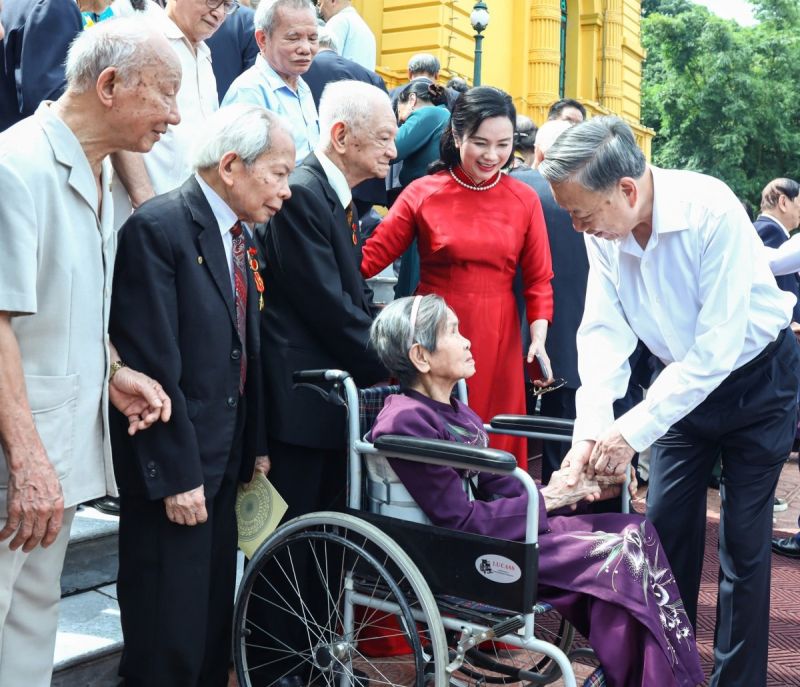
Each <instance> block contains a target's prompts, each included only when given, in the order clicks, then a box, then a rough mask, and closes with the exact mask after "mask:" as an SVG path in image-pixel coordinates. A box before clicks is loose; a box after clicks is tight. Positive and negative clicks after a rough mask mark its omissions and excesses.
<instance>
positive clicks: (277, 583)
mask: <svg viewBox="0 0 800 687" xmlns="http://www.w3.org/2000/svg"><path fill="white" fill-rule="evenodd" d="M346 455H347V454H346V448H345V447H344V445H343V446H342V448H341V449H336V450H326V449H315V448H308V447H306V446H298V445H295V444H287V443H284V442H282V441H278V440H276V439H270V442H269V456H270V462H271V463H272V467H271V468H270V473H269V478H270V481H271V482H272V484H273V485H274V486H275V489H276V490H277V491H278V493H280V495H281V496H282V497H283V498H284V500H285V501H286V503H287V505H288V510H287V512H286V516H285V517H284V522H285V521H287V520H289V519H291V518H295V517H298V516H300V515H306V514H307V513H313V512H315V511H320V510H341V509H342V508H343V507H344V506H345V502H346V493H345V492H346V485H347V462H346ZM329 563H330V568H331V569H332V570H335V569H336V568H337V566H336V565H335V564H333V563H332V562H330V561H329ZM292 566H293V569H292V571H291V574H290V575H289V576H288V577H287V575H285V574H284V572H283V569H271V570H269V571H267V572H265V575H264V576H263V577H261V578H259V579H258V580H256V582H255V584H254V586H253V596H252V597H251V601H250V602H249V604H248V620H249V621H251V622H252V623H253V624H254V625H255V626H257V627H258V628H261V629H263V630H264V635H263V636H261V635H260V636H259V638H258V642H257V643H259V644H263V645H265V646H267V648H268V649H269V648H271V649H273V650H274V651H273V652H268V653H264V654H263V655H261V654H260V653H259V652H258V651H257V650H256V649H252V648H251V649H250V650H249V653H248V663H249V665H251V666H262V668H260V669H258V670H256V671H253V672H252V673H251V674H250V679H251V681H252V683H253V685H254V686H255V687H262V686H263V687H267V686H268V685H271V684H273V683H274V682H275V681H277V680H278V679H279V678H281V677H284V676H287V675H299V676H300V677H301V680H302V682H303V684H307V683H308V681H309V679H310V664H309V663H308V661H307V660H306V661H303V659H302V658H298V657H299V656H301V655H303V656H308V655H309V650H310V647H309V634H308V631H307V630H306V626H305V624H304V623H303V622H302V621H301V620H300V616H305V617H307V618H316V619H320V620H324V619H326V618H327V615H328V601H329V600H328V597H327V590H326V588H325V586H324V585H322V584H320V580H319V570H318V563H317V564H315V562H314V560H313V557H312V556H311V555H310V554H308V553H306V554H304V553H303V552H302V551H296V550H295V551H294V552H293V556H292ZM278 568H280V566H278ZM289 577H291V580H290V579H288V578H289ZM276 594H277V595H279V598H283V599H286V600H289V604H290V605H291V603H292V600H294V599H297V597H298V595H299V596H301V597H302V598H303V608H298V607H297V604H295V611H296V612H292V613H290V612H286V611H285V610H282V609H281V608H278V607H276V606H275V605H274V604H269V603H262V602H260V599H265V598H270V599H275V598H276ZM267 637H273V638H274V640H268V639H266V638H267ZM275 652H277V653H275ZM281 654H283V655H285V656H286V659H285V660H276V655H277V656H280V655H281Z"/></svg>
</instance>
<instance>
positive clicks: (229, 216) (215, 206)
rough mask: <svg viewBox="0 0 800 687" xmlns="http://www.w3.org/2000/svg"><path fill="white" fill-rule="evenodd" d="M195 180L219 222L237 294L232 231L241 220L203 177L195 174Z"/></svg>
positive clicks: (232, 283) (232, 286)
mask: <svg viewBox="0 0 800 687" xmlns="http://www.w3.org/2000/svg"><path fill="white" fill-rule="evenodd" d="M194 178H195V180H196V181H197V183H198V185H199V186H200V190H201V191H202V192H203V195H204V196H205V197H206V200H207V201H208V204H209V205H210V206H211V212H212V213H214V219H215V220H217V226H218V227H219V233H220V235H221V237H222V247H223V248H224V249H225V258H226V262H227V263H228V272H230V275H231V288H233V289H234V293H235V289H236V287H235V285H234V276H233V235H232V234H231V229H232V228H233V225H234V224H236V221H237V220H238V219H239V218H238V217H237V216H236V213H235V212H234V211H233V210H231V208H230V207H229V206H228V204H227V203H226V202H225V201H224V200H222V198H221V197H220V195H219V194H218V193H217V192H216V191H215V190H214V189H213V188H211V186H209V185H208V184H207V183H206V182H205V181H204V179H203V177H201V176H200V175H199V174H197V173H196V172H195V175H194ZM242 226H246V225H242Z"/></svg>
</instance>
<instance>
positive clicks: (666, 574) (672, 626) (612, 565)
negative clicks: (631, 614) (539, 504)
mask: <svg viewBox="0 0 800 687" xmlns="http://www.w3.org/2000/svg"><path fill="white" fill-rule="evenodd" d="M570 536H571V537H574V538H576V539H582V540H584V541H591V542H594V546H593V547H592V548H591V550H590V551H589V553H588V554H587V555H588V556H590V557H593V558H597V557H604V558H605V560H603V562H602V563H601V565H600V568H599V569H598V571H597V574H596V575H595V577H597V578H600V577H601V576H604V575H611V580H610V581H611V588H612V589H613V590H614V592H616V593H619V590H618V589H617V585H616V580H617V577H616V576H617V575H618V574H619V573H620V570H624V569H625V568H627V570H628V571H629V572H630V574H631V576H632V577H633V579H634V580H637V581H641V584H642V596H643V598H644V603H645V605H646V606H649V605H650V599H651V598H652V599H653V600H654V602H655V603H656V604H657V606H658V617H659V620H660V621H661V630H662V632H663V633H664V639H665V641H666V644H667V647H668V648H669V655H670V660H671V661H672V663H673V665H674V664H675V663H677V661H678V658H677V654H676V651H675V647H674V646H673V642H677V643H678V644H680V643H681V642H683V641H686V642H687V645H688V648H689V649H690V650H692V649H693V641H692V630H691V626H690V624H689V618H688V616H687V615H686V611H685V610H684V608H683V601H681V599H680V598H679V597H678V596H677V585H676V583H675V578H674V577H673V576H672V574H671V572H670V570H669V567H667V566H660V565H659V563H658V558H659V554H660V550H659V545H658V540H657V538H656V537H654V536H652V535H648V533H647V530H646V521H645V520H642V521H641V523H640V524H639V526H638V527H636V526H635V525H630V526H628V527H625V528H624V529H623V530H622V532H618V533H617V532H592V533H586V534H571V535H570ZM671 590H673V591H672V594H673V595H674V597H675V598H673V597H672V596H671V594H670V591H671Z"/></svg>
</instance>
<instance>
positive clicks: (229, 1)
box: [206, 0, 239, 14]
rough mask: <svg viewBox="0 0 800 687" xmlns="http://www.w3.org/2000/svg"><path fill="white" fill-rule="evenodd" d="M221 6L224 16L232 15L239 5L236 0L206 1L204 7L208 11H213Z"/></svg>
mask: <svg viewBox="0 0 800 687" xmlns="http://www.w3.org/2000/svg"><path fill="white" fill-rule="evenodd" d="M220 5H222V8H223V10H224V11H225V14H233V13H234V12H235V11H236V10H238V9H239V3H238V2H236V0H206V6H207V7H208V8H209V9H212V10H215V9H217V8H218V7H219V6H220Z"/></svg>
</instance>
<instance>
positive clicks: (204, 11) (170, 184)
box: [114, 0, 238, 226]
mask: <svg viewBox="0 0 800 687" xmlns="http://www.w3.org/2000/svg"><path fill="white" fill-rule="evenodd" d="M237 7H238V3H237V2H235V0H167V4H166V7H165V11H164V12H159V11H157V10H155V11H150V12H148V15H147V18H148V21H149V22H151V24H152V26H153V27H154V28H156V29H157V30H158V31H160V32H161V33H163V34H164V36H165V37H166V38H167V40H168V41H169V44H170V45H171V46H172V48H173V50H174V51H175V52H176V53H177V55H178V59H179V60H180V63H181V70H182V74H183V76H182V78H181V83H180V86H179V87H178V90H177V93H176V95H177V98H178V109H179V111H180V114H181V121H180V123H179V124H177V125H176V126H172V127H170V128H169V130H168V131H167V132H166V133H165V134H164V135H162V137H161V139H160V140H159V141H158V142H157V143H156V145H155V146H153V149H152V150H151V151H150V152H149V153H147V154H146V155H135V154H131V153H119V154H117V155H116V156H115V158H114V169H115V171H116V172H117V175H118V176H119V180H120V181H121V182H122V184H121V185H120V184H119V183H117V184H115V189H114V202H115V210H116V213H115V214H116V217H115V224H116V226H119V225H121V224H122V222H124V221H125V219H127V218H128V216H129V215H130V212H131V207H133V208H137V207H139V206H140V205H141V204H142V203H143V202H144V201H146V200H148V199H149V198H152V197H153V196H155V195H160V194H162V193H167V192H168V191H171V190H173V189H175V188H177V187H178V186H180V185H181V184H182V183H183V182H184V181H186V179H188V178H189V177H190V176H191V174H192V167H191V164H190V163H189V153H190V150H191V147H192V145H193V143H194V141H195V140H196V139H197V137H198V136H200V135H202V133H203V124H204V123H205V121H206V120H207V119H208V117H209V116H211V114H213V113H214V112H216V111H217V109H218V108H219V97H218V95H217V82H216V79H215V78H214V71H213V69H212V68H211V51H210V49H209V48H208V46H207V45H206V44H205V43H204V41H205V40H206V39H207V38H209V37H211V36H212V35H213V34H214V32H215V31H216V30H217V29H218V28H219V27H220V26H221V25H222V23H223V22H224V21H225V17H226V16H227V15H228V14H230V13H232V12H235V11H236V9H237ZM123 187H124V188H123ZM126 196H128V197H129V198H130V201H127V199H126Z"/></svg>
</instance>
